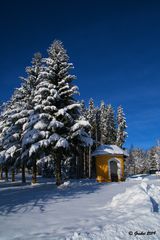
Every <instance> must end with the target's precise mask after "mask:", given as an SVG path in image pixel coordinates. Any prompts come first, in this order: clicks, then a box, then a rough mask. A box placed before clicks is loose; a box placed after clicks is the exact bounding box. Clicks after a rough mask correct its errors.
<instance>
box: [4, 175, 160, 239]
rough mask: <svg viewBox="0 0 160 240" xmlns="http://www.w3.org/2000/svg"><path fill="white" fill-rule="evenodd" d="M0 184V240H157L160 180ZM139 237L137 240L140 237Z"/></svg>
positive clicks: (145, 178) (159, 212)
mask: <svg viewBox="0 0 160 240" xmlns="http://www.w3.org/2000/svg"><path fill="white" fill-rule="evenodd" d="M39 180H40V184H36V185H34V186H31V185H30V184H26V185H21V184H20V182H16V183H14V184H12V183H4V182H1V183H0V240H30V239H33V240H42V239H43V240H44V239H45V240H51V239H52V240H61V239H65V240H102V239H103V240H120V239H121V240H126V239H143V240H144V239H145V240H148V239H150V240H152V239H157V240H159V239H160V178H158V177H156V176H155V175H148V176H146V175H137V176H134V177H131V178H129V179H127V181H126V182H121V183H107V184H106V183H104V184H102V183H97V182H96V181H95V180H75V181H70V182H66V183H65V184H63V185H62V186H61V187H59V188H58V189H57V188H56V186H55V184H54V182H52V181H51V180H48V181H47V180H45V181H44V180H42V179H39ZM139 234H141V235H139Z"/></svg>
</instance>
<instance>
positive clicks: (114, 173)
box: [110, 160, 118, 182]
mask: <svg viewBox="0 0 160 240" xmlns="http://www.w3.org/2000/svg"><path fill="white" fill-rule="evenodd" d="M110 174H111V181H112V182H118V166H117V161H115V160H112V161H110Z"/></svg>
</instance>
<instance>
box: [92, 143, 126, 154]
mask: <svg viewBox="0 0 160 240" xmlns="http://www.w3.org/2000/svg"><path fill="white" fill-rule="evenodd" d="M106 154H109V155H125V156H128V153H127V152H126V151H125V150H123V149H122V148H120V147H118V146H116V145H100V146H98V147H97V148H96V150H95V151H94V152H93V153H92V156H99V155H106Z"/></svg>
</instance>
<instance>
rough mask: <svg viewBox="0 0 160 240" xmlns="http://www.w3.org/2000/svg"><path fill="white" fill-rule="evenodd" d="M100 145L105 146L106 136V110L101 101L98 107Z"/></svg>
mask: <svg viewBox="0 0 160 240" xmlns="http://www.w3.org/2000/svg"><path fill="white" fill-rule="evenodd" d="M99 127H100V133H101V134H100V135H101V136H100V143H101V144H105V143H106V134H107V132H106V131H107V129H106V108H105V103H104V101H101V105H100V123H99Z"/></svg>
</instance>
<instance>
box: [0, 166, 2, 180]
mask: <svg viewBox="0 0 160 240" xmlns="http://www.w3.org/2000/svg"><path fill="white" fill-rule="evenodd" d="M0 180H3V170H2V167H0Z"/></svg>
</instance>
